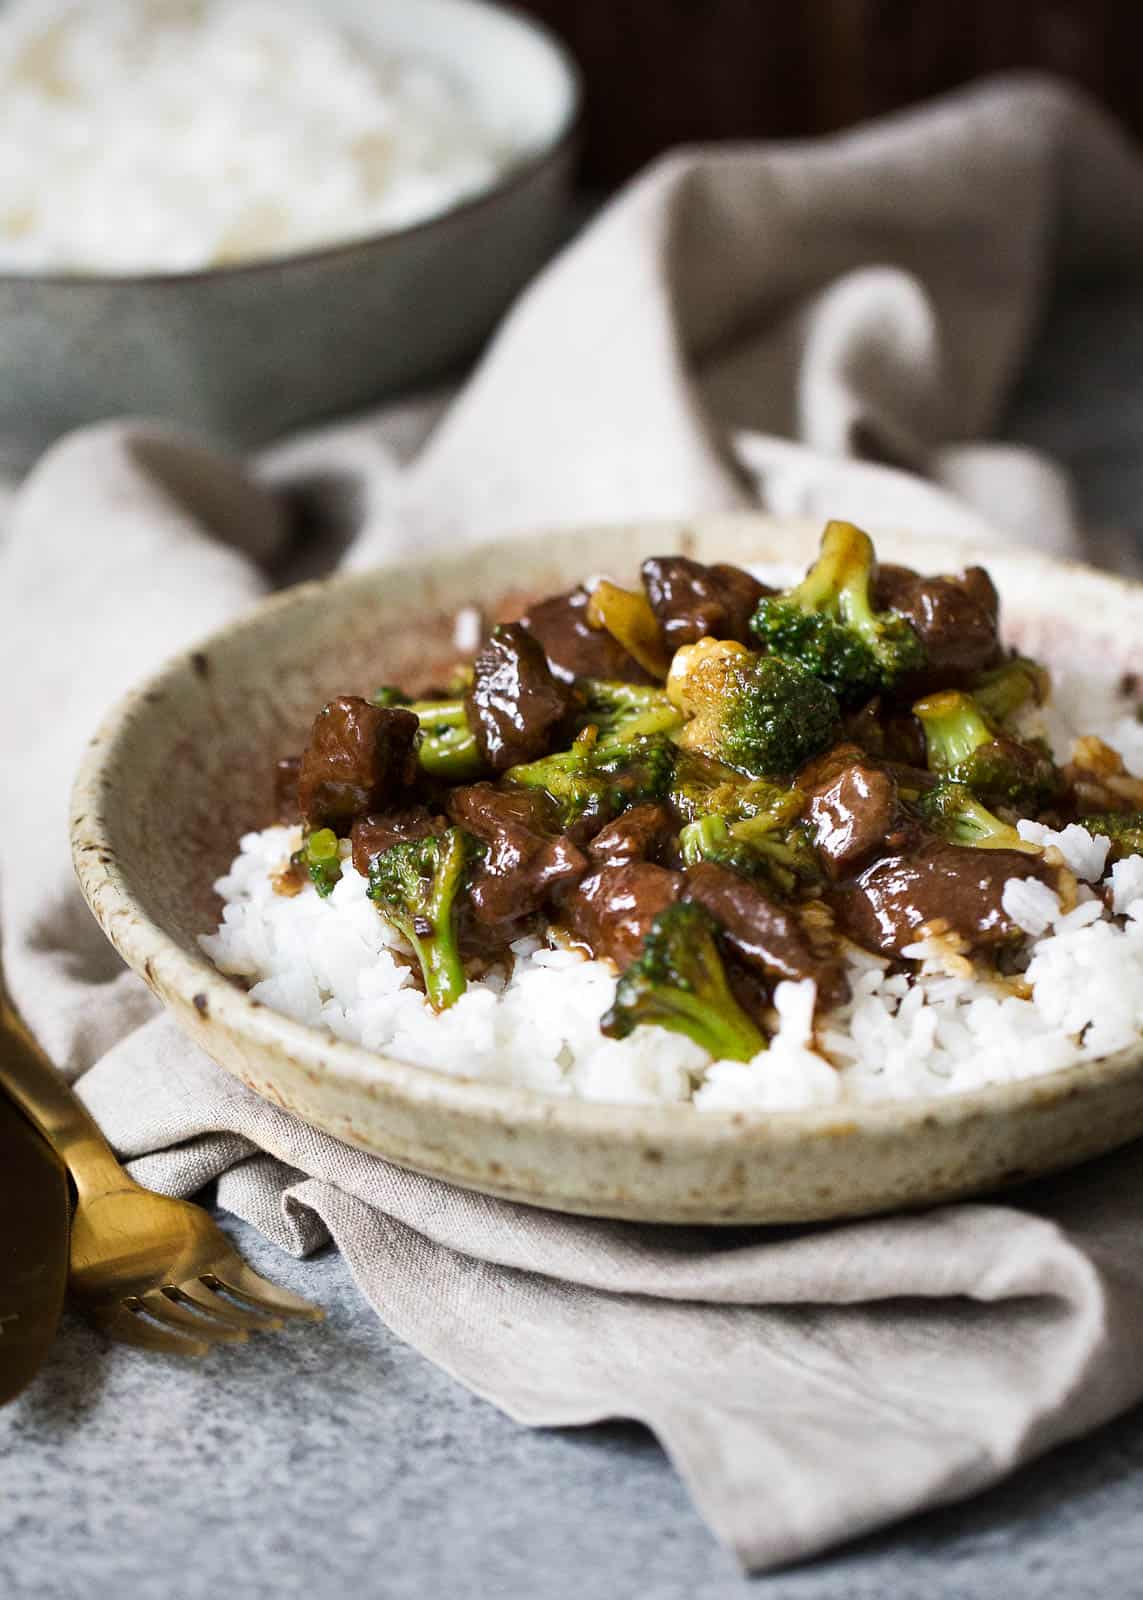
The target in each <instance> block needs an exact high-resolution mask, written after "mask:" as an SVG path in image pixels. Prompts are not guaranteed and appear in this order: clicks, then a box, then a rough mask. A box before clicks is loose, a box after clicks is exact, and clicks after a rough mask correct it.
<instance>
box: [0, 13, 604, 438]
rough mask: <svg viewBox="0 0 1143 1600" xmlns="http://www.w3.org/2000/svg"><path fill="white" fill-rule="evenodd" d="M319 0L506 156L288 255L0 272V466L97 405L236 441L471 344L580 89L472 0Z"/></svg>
mask: <svg viewBox="0 0 1143 1600" xmlns="http://www.w3.org/2000/svg"><path fill="white" fill-rule="evenodd" d="M311 3H316V0H311ZM321 8H322V11H323V13H324V14H325V15H326V16H327V18H328V19H329V20H330V21H335V22H342V23H345V24H347V25H349V26H351V27H353V28H354V29H355V30H356V31H357V32H358V33H359V34H360V35H361V36H362V37H366V38H375V39H376V40H377V41H378V43H379V44H380V45H381V46H382V47H384V48H386V49H390V50H396V51H408V52H413V51H415V52H416V53H417V55H418V56H419V57H422V58H425V59H427V60H430V61H432V62H435V63H437V64H438V65H439V66H440V67H441V68H442V69H443V70H445V71H446V72H449V73H451V74H452V75H453V76H454V77H457V78H459V79H460V81H461V82H462V83H465V84H466V85H468V87H469V88H470V90H471V92H472V93H473V94H474V95H475V97H476V99H477V103H478V104H483V105H484V106H486V107H487V108H488V110H489V114H490V115H493V116H495V117H496V118H497V119H501V118H505V117H506V118H507V119H508V120H509V121H510V122H511V123H512V125H513V126H514V128H516V129H517V130H518V131H519V133H520V136H521V140H522V144H523V148H524V152H525V153H524V154H523V156H522V158H521V160H520V161H519V162H518V163H517V164H516V165H515V166H513V167H512V168H511V169H510V170H509V171H508V172H507V173H506V174H505V175H504V177H503V178H502V179H501V180H500V182H498V183H497V184H495V185H494V186H493V187H492V188H489V189H487V190H486V191H484V192H483V193H481V194H478V195H476V196H474V197H473V198H472V199H470V200H468V201H465V202H462V203H461V204H459V205H456V206H454V207H453V208H452V209H451V210H448V211H445V212H443V213H442V214H441V215H440V216H438V217H431V218H429V219H428V220H426V221H424V222H421V223H418V224H416V225H414V226H411V227H406V228H398V229H394V230H391V231H389V232H386V233H379V234H372V235H369V236H368V237H366V238H363V239H360V240H354V241H352V242H350V243H345V244H334V245H331V246H329V247H328V248H322V249H317V250H312V251H308V252H305V253H300V254H295V255H288V256H281V257H276V258H268V259H265V260H255V261H251V262H242V263H238V264H236V265H234V266H228V267H219V268H214V269H210V270H206V271H201V272H184V273H167V274H160V273H154V274H144V275H133V276H121V277H112V276H101V275H91V276H80V275H73V274H66V275H65V274H59V275H56V274H51V273H35V274H27V275H19V274H12V273H2V272H0V363H2V365H3V371H4V379H5V381H4V384H3V386H2V387H0V466H4V467H6V468H9V469H14V468H19V467H22V466H25V465H26V464H27V463H29V462H30V461H31V460H33V459H34V458H35V456H37V455H38V454H39V452H40V451H41V450H43V449H44V448H45V447H46V446H47V445H48V444H50V443H51V441H52V440H53V439H55V438H57V437H58V436H59V435H61V434H63V433H65V432H67V431H68V430H69V429H71V428H75V427H79V426H80V425H81V424H83V423H88V422H96V421H98V420H100V419H101V418H104V417H112V416H121V415H135V416H150V417H159V418H162V419H164V420H167V421H172V422H176V423H181V424H183V425H185V426H187V427H190V428H193V429H195V430H196V431H199V432H202V433H205V434H207V435H208V436H210V437H211V438H213V439H216V440H218V441H219V442H221V443H225V444H228V445H232V446H236V447H249V446H253V445H257V444H261V443H263V442H265V441H266V440H268V439H273V438H275V437H277V436H278V435H280V434H282V433H283V432H285V431H287V430H288V429H291V428H295V427H298V426H300V425H301V424H302V423H305V422H310V421H315V420H318V419H322V418H327V417H331V416H335V415H337V414H340V413H343V412H347V411H351V410H353V409H355V408H357V407H360V406H363V405H366V404H368V403H370V402H372V401H377V400H379V399H382V398H383V397H384V396H385V395H387V394H392V393H395V392H396V391H397V390H399V389H404V388H408V387H409V385H411V384H413V383H417V382H425V381H428V380H429V379H432V378H435V377H439V376H441V375H442V374H443V373H445V372H446V371H447V370H448V369H450V368H452V367H454V366H455V365H456V364H457V363H458V362H460V361H463V360H464V359H466V358H467V357H469V356H471V355H472V354H473V353H474V352H475V351H476V349H477V348H478V347H479V345H480V343H481V341H482V340H483V339H484V338H485V337H486V336H487V334H488V333H489V332H490V331H491V330H492V328H493V327H494V326H495V324H496V322H497V320H498V318H499V317H500V315H501V313H502V312H503V311H504V310H505V309H506V308H507V306H508V305H509V304H510V303H511V301H512V300H513V299H514V298H515V296H516V294H517V293H518V292H519V291H520V289H522V288H523V286H524V285H525V283H527V281H528V279H529V278H530V277H531V276H532V275H533V274H534V273H535V272H536V270H537V269H538V268H539V267H540V266H541V265H542V264H543V262H544V261H545V260H546V259H547V257H548V256H549V255H550V254H551V252H552V250H553V248H554V247H555V246H556V245H557V244H558V242H559V240H560V238H561V236H562V234H563V232H564V230H565V229H566V226H567V197H568V190H569V187H570V181H571V174H572V167H573V164H574V154H575V129H576V119H577V115H578V108H579V98H580V89H579V78H578V73H577V71H576V68H575V66H574V64H573V63H572V61H571V58H570V57H569V56H568V54H567V52H566V51H565V50H564V49H563V47H562V45H560V44H559V43H558V42H557V41H556V39H555V38H554V37H553V36H552V35H551V34H549V33H548V32H547V31H546V30H545V29H544V28H542V27H541V26H540V25H539V24H538V23H536V22H534V21H532V20H531V19H530V18H527V17H525V16H523V15H522V14H519V13H516V12H514V11H512V10H511V9H510V8H507V7H504V6H500V5H495V4H490V3H488V0H417V3H416V4H415V5H413V4H410V3H409V0H321ZM497 125H499V122H498V124H497Z"/></svg>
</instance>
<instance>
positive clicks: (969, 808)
mask: <svg viewBox="0 0 1143 1600" xmlns="http://www.w3.org/2000/svg"><path fill="white" fill-rule="evenodd" d="M916 810H917V815H918V816H919V817H920V818H921V820H922V822H924V824H925V826H926V827H927V828H928V829H929V830H930V832H932V833H935V834H936V835H937V837H938V838H940V839H946V840H947V841H948V842H949V844H966V845H972V846H974V848H976V849H977V850H1021V851H1023V852H1024V854H1025V855H1039V854H1040V847H1039V845H1035V844H1030V843H1029V842H1028V840H1027V839H1022V838H1021V837H1020V835H1019V834H1018V833H1017V832H1016V829H1015V828H1013V827H1010V826H1009V824H1008V823H1007V822H1002V821H1001V820H1000V818H999V817H997V816H994V815H993V814H992V812H991V811H989V810H988V808H987V807H986V806H984V805H983V804H982V803H981V802H980V801H979V800H978V799H977V798H976V796H975V795H974V794H973V792H972V790H971V789H969V788H968V787H967V786H966V785H965V784H963V783H951V782H948V781H946V782H944V783H938V784H936V785H935V787H934V788H932V789H929V790H927V791H926V792H925V793H924V794H923V795H921V796H920V798H919V799H918V800H917V802H916Z"/></svg>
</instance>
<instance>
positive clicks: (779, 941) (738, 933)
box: [682, 861, 848, 1006]
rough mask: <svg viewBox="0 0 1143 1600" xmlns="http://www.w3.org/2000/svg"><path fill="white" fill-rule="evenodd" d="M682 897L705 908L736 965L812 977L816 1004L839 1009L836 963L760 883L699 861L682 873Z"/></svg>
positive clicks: (842, 988)
mask: <svg viewBox="0 0 1143 1600" xmlns="http://www.w3.org/2000/svg"><path fill="white" fill-rule="evenodd" d="M682 893H683V898H684V899H685V900H693V901H695V903H696V904H697V905H700V906H703V907H705V909H706V910H707V911H709V912H710V914H711V916H712V917H714V919H715V921H716V922H718V923H719V924H720V925H721V927H722V932H723V936H724V938H725V939H726V942H727V945H728V946H729V947H730V949H731V950H732V951H733V953H734V954H735V955H736V956H737V957H738V958H739V960H740V961H743V962H745V963H746V965H747V966H749V967H751V968H753V969H754V970H755V971H757V972H761V973H762V974H763V975H764V976H765V977H767V978H770V979H776V978H792V979H795V980H800V979H802V978H812V979H813V980H814V982H815V983H816V984H817V988H818V1003H819V1004H820V1005H822V1006H832V1005H840V1004H841V1002H842V1001H843V1000H844V999H845V998H846V995H847V992H848V991H847V986H846V981H845V976H844V974H843V972H842V968H841V963H840V961H837V960H834V959H832V958H828V957H824V956H821V955H819V954H818V953H817V952H816V951H815V950H814V948H813V946H812V945H811V943H810V941H809V939H808V938H807V937H806V934H805V931H804V930H803V928H802V926H801V924H800V923H799V922H798V920H797V918H796V917H795V916H794V915H793V913H792V912H791V911H789V910H788V909H787V908H786V907H785V906H780V905H777V904H775V902H774V901H773V900H771V899H770V898H769V897H768V896H767V895H766V894H765V893H764V892H763V890H761V889H760V888H759V887H758V885H757V884H756V883H754V882H752V881H750V880H749V879H747V878H743V877H740V876H739V874H738V873H737V872H731V871H730V870H729V868H727V867H720V866H717V865H716V864H715V863H714V862H712V861H702V862H700V863H699V864H698V865H697V866H694V867H688V868H687V869H686V872H685V873H684V875H683V889H682Z"/></svg>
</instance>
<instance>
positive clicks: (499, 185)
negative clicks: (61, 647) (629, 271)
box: [0, 0, 579, 462]
mask: <svg viewBox="0 0 1143 1600" xmlns="http://www.w3.org/2000/svg"><path fill="white" fill-rule="evenodd" d="M578 102H579V84H578V78H577V74H576V70H575V67H574V65H573V64H572V63H571V61H570V59H569V57H568V56H567V54H566V52H565V51H564V50H563V48H562V46H560V45H559V44H558V43H557V42H556V41H555V40H554V38H553V37H552V36H551V35H550V34H548V33H547V32H546V31H545V30H544V29H543V28H541V27H540V26H539V25H537V24H534V23H532V22H531V21H529V20H528V19H526V18H524V17H522V16H521V15H519V14H517V13H515V12H513V11H510V10H507V9H505V8H503V7H500V6H498V5H494V4H489V3H486V0H415V3H413V0H373V3H367V0H324V3H322V4H318V3H316V0H6V3H3V4H0V351H2V352H3V359H4V366H5V372H6V374H7V376H8V382H7V384H6V385H5V393H4V397H3V398H2V399H0V455H2V456H4V457H6V458H7V459H8V460H9V461H11V462H20V461H23V460H26V459H28V458H29V457H31V456H33V455H34V454H35V453H36V452H37V451H38V450H39V449H40V448H41V447H42V446H43V445H45V444H46V443H48V442H49V441H50V440H51V439H52V438H53V437H55V436H56V435H57V434H59V433H61V432H63V431H65V430H66V429H68V428H70V427H73V426H76V425H78V424H81V423H84V422H89V421H94V420H97V419H99V418H102V417H106V416H109V415H114V414H120V413H147V414H152V415H156V416H161V417H164V418H167V419H170V420H174V421H177V422H181V423H184V424H188V425H190V426H192V427H196V428H199V429H201V430H204V431H206V432H208V433H210V434H211V435H213V436H215V437H217V438H219V439H221V440H223V441H226V442H230V443H232V444H237V445H250V444H254V443H258V442H260V441H262V440H265V439H267V438H270V437H273V436H274V435H276V434H280V433H281V432H282V431H284V430H285V429H288V428H290V427H292V426H294V425H297V424H300V423H302V422H305V421H309V420H312V419H315V418H321V417H326V416H332V415H334V414H337V413H340V412H344V411H347V410H350V409H352V408H354V407H357V406H360V405H362V404H365V403H367V402H369V401H371V400H375V399H377V398H379V397H382V396H383V395H385V394H386V393H389V392H392V391H394V390H396V389H397V388H400V387H402V386H406V385H408V384H410V383H412V382H415V381H418V380H426V379H431V378H433V377H436V376H439V375H441V374H442V373H444V372H445V371H447V370H448V369H449V368H450V367H452V366H454V365H455V364H456V363H457V362H459V361H461V360H463V359H464V358H465V357H467V356H469V355H471V354H472V352H473V351H474V349H475V348H476V347H477V346H478V345H479V343H480V341H481V340H482V338H484V337H485V336H486V335H487V333H488V332H489V331H490V329H491V328H492V326H493V325H494V323H495V321H496V320H497V318H498V316H499V315H500V313H501V312H502V311H503V310H504V308H505V307H506V306H507V304H508V303H509V302H510V300H511V299H512V298H513V296H514V295H515V294H516V292H517V291H518V290H519V289H520V288H521V287H522V286H523V284H524V283H525V282H526V281H527V280H528V278H529V277H530V276H531V275H532V273H533V272H534V271H535V270H536V269H537V267H538V266H539V265H541V263H542V262H543V260H544V259H545V258H546V256H547V255H548V254H549V253H550V251H551V250H552V248H553V246H554V244H555V243H556V242H557V241H558V239H559V237H560V234H561V231H562V230H563V228H564V227H566V214H565V212H566V200H567V189H568V184H569V180H570V173H571V165H572V158H573V153H574V152H573V146H574V129H575V123H576V117H577V111H578Z"/></svg>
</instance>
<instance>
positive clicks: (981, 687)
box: [972, 656, 1051, 723]
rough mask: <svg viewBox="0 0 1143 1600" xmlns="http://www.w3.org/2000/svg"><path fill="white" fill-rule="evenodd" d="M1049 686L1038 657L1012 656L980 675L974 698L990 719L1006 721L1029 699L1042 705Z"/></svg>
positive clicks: (973, 691)
mask: <svg viewBox="0 0 1143 1600" xmlns="http://www.w3.org/2000/svg"><path fill="white" fill-rule="evenodd" d="M1050 688H1051V683H1050V679H1049V677H1048V673H1047V671H1046V669H1045V668H1044V667H1042V666H1041V665H1040V663H1039V662H1038V661H1032V660H1029V658H1028V657H1027V656H1013V658H1012V659H1011V661H1005V662H1002V663H1001V665H1000V666H998V667H993V668H992V669H991V670H990V671H988V672H984V673H982V674H981V675H980V677H979V678H977V680H976V682H975V683H974V684H973V686H972V698H973V699H974V700H975V701H976V703H977V705H978V706H979V707H980V709H981V711H983V712H984V714H985V716H986V717H988V718H989V719H990V721H992V722H994V723H1005V722H1007V721H1008V719H1009V718H1010V717H1014V716H1015V715H1016V713H1017V712H1018V711H1022V710H1023V709H1024V707H1025V706H1026V705H1028V704H1030V703H1031V704H1034V705H1043V703H1044V701H1045V700H1046V699H1047V698H1048V694H1049V692H1050Z"/></svg>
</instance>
